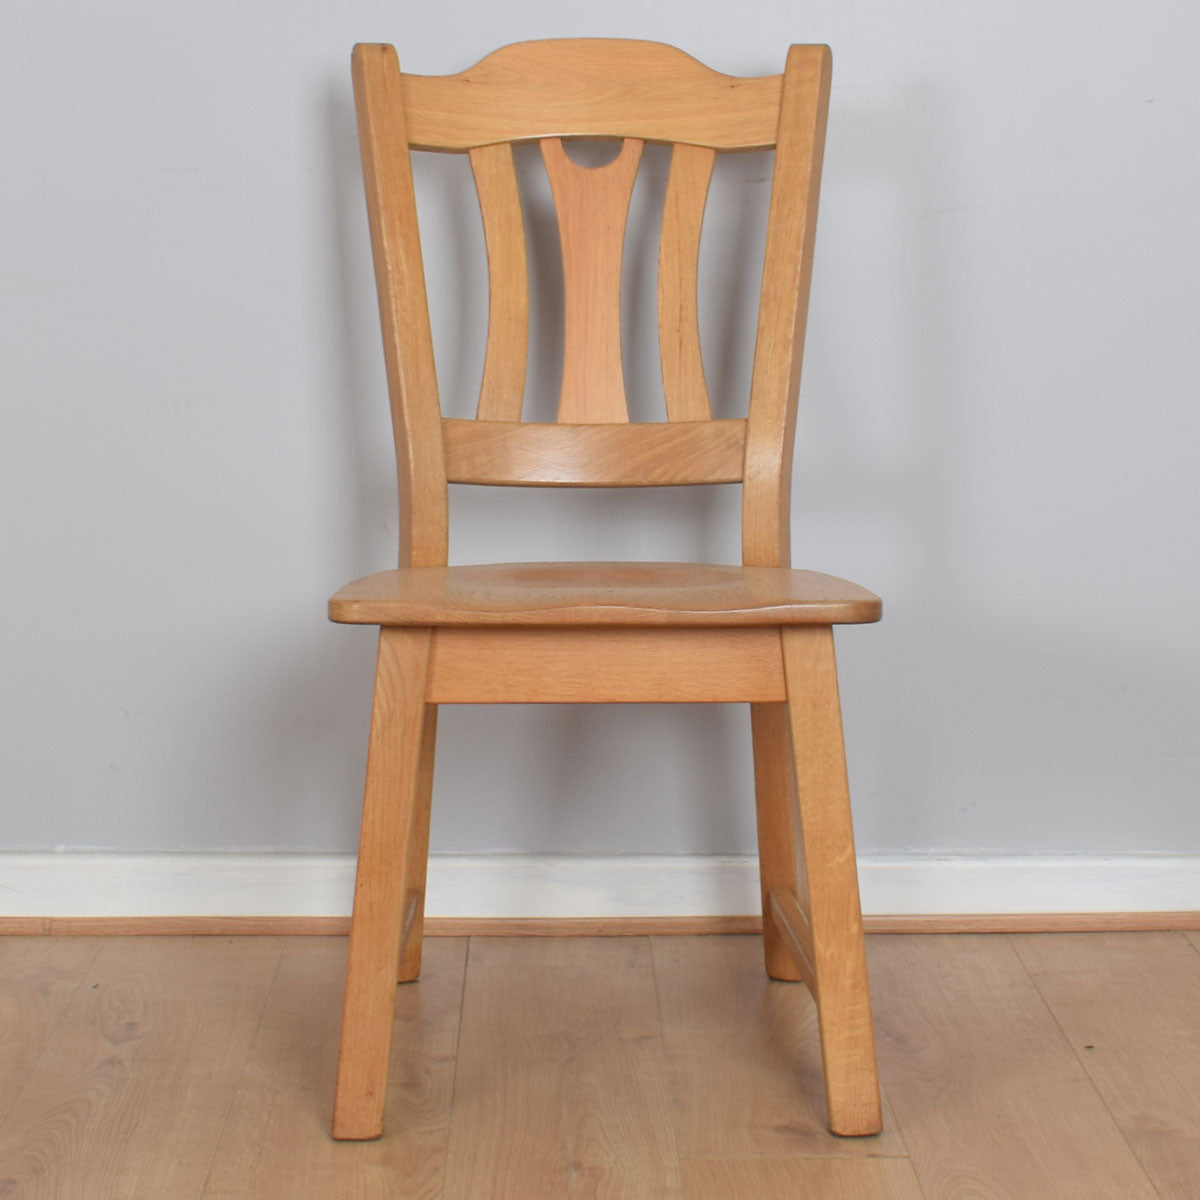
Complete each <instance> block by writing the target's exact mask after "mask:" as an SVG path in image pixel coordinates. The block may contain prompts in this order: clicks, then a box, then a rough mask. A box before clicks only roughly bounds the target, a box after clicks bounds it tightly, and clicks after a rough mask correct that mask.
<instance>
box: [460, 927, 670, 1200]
mask: <svg viewBox="0 0 1200 1200" xmlns="http://www.w3.org/2000/svg"><path fill="white" fill-rule="evenodd" d="M484 1181H486V1183H485V1182H484ZM556 1186H557V1187H558V1189H559V1190H558V1192H557V1193H554V1191H553V1189H554V1188H555V1187H556ZM531 1191H532V1192H534V1193H542V1194H545V1195H551V1194H557V1195H588V1196H606V1197H607V1196H611V1197H614V1198H615V1197H629V1198H630V1200H659V1198H660V1197H664V1198H665V1197H679V1196H681V1193H680V1191H679V1167H678V1162H677V1154H676V1148H675V1140H674V1137H673V1136H672V1132H671V1124H670V1116H669V1107H668V1097H667V1087H666V1071H665V1063H664V1057H663V1045H662V1037H661V1034H660V1027H659V1016H658V1005H657V1002H656V999H655V990H654V973H653V969H652V966H651V960H650V946H649V944H648V942H647V941H646V940H645V939H641V938H638V939H624V938H607V939H605V940H604V941H603V942H591V943H588V942H583V941H579V940H574V939H566V940H562V941H546V940H545V939H537V940H534V941H526V940H522V939H519V938H504V939H499V940H495V941H492V940H490V939H486V938H477V939H473V940H472V943H471V951H470V956H469V960H468V968H467V983H466V989H465V991H464V993H463V1000H462V1038H461V1041H460V1044H459V1051H458V1070H457V1074H456V1080H455V1089H454V1115H453V1120H452V1124H451V1131H450V1151H449V1165H448V1168H447V1172H446V1195H447V1196H483V1195H487V1196H489V1197H495V1200H509V1198H511V1200H525V1198H526V1197H527V1196H529V1195H530V1193H531Z"/></svg>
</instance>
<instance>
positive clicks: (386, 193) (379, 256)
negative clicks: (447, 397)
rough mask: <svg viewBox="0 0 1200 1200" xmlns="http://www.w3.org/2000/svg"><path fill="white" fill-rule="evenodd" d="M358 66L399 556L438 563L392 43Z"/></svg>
mask: <svg viewBox="0 0 1200 1200" xmlns="http://www.w3.org/2000/svg"><path fill="white" fill-rule="evenodd" d="M352 65H353V71H354V103H355V109H356V111H357V114H358V140H359V150H360V152H361V154H362V163H363V183H364V187H365V189H366V194H367V218H368V222H369V225H370V229H371V248H372V252H373V255H374V261H375V283H376V289H377V291H378V293H379V316H380V321H381V323H382V327H383V354H384V361H385V363H386V365H387V378H388V394H389V396H390V397H391V408H392V429H393V432H394V435H395V442H396V468H397V481H398V484H399V496H400V565H401V566H406V567H429V566H438V565H440V564H443V563H445V561H446V551H447V539H448V536H449V534H448V524H447V523H448V519H449V518H448V513H447V496H446V469H445V464H444V456H443V453H442V419H441V418H442V413H441V408H440V406H439V404H438V390H437V372H436V369H435V367H434V361H433V334H432V332H431V329H430V324H429V307H428V303H427V301H426V298H425V266H424V262H423V261H422V258H421V238H420V233H419V232H418V229H417V200H416V195H415V193H414V191H413V178H412V162H411V160H410V157H409V150H408V145H409V137H408V131H407V129H406V126H405V109H404V105H403V104H402V103H401V91H402V85H401V80H400V70H399V67H398V65H397V62H396V52H395V51H394V50H393V49H392V48H391V46H357V47H355V51H354V56H353V59H352Z"/></svg>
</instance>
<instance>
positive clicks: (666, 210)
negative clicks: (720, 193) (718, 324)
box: [658, 144, 717, 421]
mask: <svg viewBox="0 0 1200 1200" xmlns="http://www.w3.org/2000/svg"><path fill="white" fill-rule="evenodd" d="M716 157H717V155H716V151H715V150H713V149H711V148H710V147H708V146H690V145H687V144H682V145H677V146H675V147H673V148H672V150H671V173H670V175H668V177H667V197H666V201H665V204H664V206H663V219H662V234H661V236H660V238H659V244H658V347H659V360H660V363H661V366H662V380H663V394H664V396H665V398H666V403H667V420H669V421H706V420H708V418H709V417H711V416H712V406H711V405H710V403H709V398H708V385H707V384H706V383H705V382H704V362H703V358H702V356H701V353H700V318H699V312H698V309H697V292H698V283H699V266H700V229H701V226H702V225H703V223H704V205H705V201H706V200H707V199H708V185H709V182H710V181H711V179H712V170H713V163H714V162H715V161H716Z"/></svg>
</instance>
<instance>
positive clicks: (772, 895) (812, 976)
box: [764, 888, 818, 996]
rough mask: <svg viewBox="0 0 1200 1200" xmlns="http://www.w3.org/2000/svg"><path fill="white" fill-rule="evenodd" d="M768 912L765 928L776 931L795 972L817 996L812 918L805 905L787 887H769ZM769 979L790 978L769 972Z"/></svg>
mask: <svg viewBox="0 0 1200 1200" xmlns="http://www.w3.org/2000/svg"><path fill="white" fill-rule="evenodd" d="M767 911H768V913H769V916H770V919H769V921H768V920H767V918H766V917H764V928H771V929H774V930H776V931H777V934H778V937H779V939H780V941H781V942H782V943H783V945H784V947H785V948H786V949H787V952H788V954H789V955H790V957H791V959H792V962H793V963H794V964H795V966H796V973H797V974H798V975H799V976H800V978H801V979H802V980H803V981H804V982H805V983H806V984H807V985H808V988H809V991H811V992H812V994H813V995H814V996H816V995H817V994H818V992H817V969H816V967H815V966H814V965H813V964H814V963H815V962H816V952H815V951H814V950H813V935H812V921H811V919H810V918H809V915H808V906H807V904H806V903H805V904H801V902H800V899H799V898H798V897H797V895H796V893H795V892H793V891H792V890H791V889H790V888H772V889H771V890H770V892H768V893H767ZM768 974H770V971H769V970H768ZM771 978H772V979H780V978H782V979H787V978H789V977H788V976H780V975H774V974H771Z"/></svg>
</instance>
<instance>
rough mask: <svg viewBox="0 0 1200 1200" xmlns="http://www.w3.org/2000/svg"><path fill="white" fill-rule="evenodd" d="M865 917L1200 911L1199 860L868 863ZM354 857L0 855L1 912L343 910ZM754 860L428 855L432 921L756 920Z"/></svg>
mask: <svg viewBox="0 0 1200 1200" xmlns="http://www.w3.org/2000/svg"><path fill="white" fill-rule="evenodd" d="M859 877H860V880H861V885H862V899H863V911H864V912H865V913H867V914H871V915H884V914H894V915H918V914H975V913H1001V914H1009V913H1087V912H1177V911H1200V855H1168V854H1148V855H1122V856H1111V857H1089V856H1083V855H1080V856H1070V857H1057V856H1049V855H1046V856H1028V857H1000V856H997V857H982V858H981V857H967V856H961V857H959V856H951V855H936V856H934V855H903V856H894V857H893V856H888V857H871V856H866V857H863V858H861V859H860V860H859ZM353 884H354V859H353V858H352V857H351V856H349V855H317V854H98V853H62V854H0V916H9V917H100V916H103V917H142V916H305V917H308V916H345V915H347V914H348V913H349V911H350V901H351V896H352V894H353ZM757 908H758V868H757V863H756V860H755V859H754V857H753V856H751V855H737V856H701V855H629V856H612V857H605V858H585V857H572V856H565V855H562V856H559V855H525V854H476V855H454V854H439V855H434V856H433V857H432V859H431V861H430V866H429V886H428V899H427V907H426V911H427V914H428V915H430V916H436V917H547V918H552V917H593V916H602V917H636V916H644V917H658V916H661V917H675V916H725V915H743V914H749V913H754V912H755V911H756V910H757Z"/></svg>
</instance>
